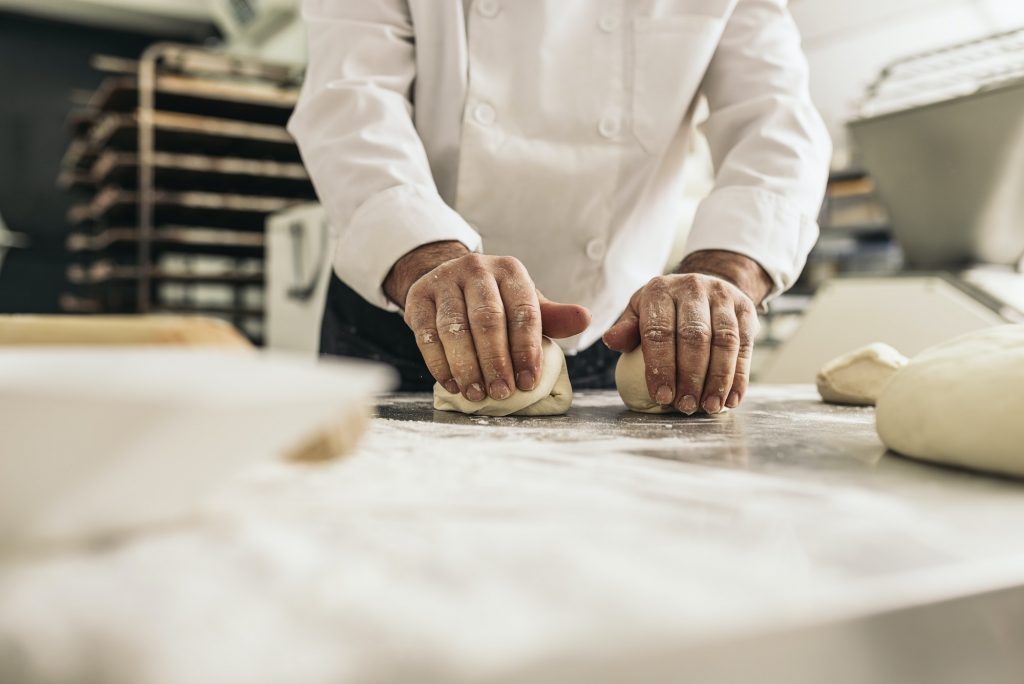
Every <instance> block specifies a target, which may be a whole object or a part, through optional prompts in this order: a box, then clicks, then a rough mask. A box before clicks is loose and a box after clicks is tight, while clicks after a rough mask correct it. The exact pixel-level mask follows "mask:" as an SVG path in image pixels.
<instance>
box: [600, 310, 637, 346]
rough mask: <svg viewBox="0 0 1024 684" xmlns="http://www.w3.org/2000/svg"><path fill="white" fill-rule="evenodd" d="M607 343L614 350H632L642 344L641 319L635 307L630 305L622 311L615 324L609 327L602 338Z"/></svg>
mask: <svg viewBox="0 0 1024 684" xmlns="http://www.w3.org/2000/svg"><path fill="white" fill-rule="evenodd" d="M601 339H603V340H604V343H605V345H607V346H608V348H609V349H611V350H612V351H617V352H622V353H623V354H625V353H626V352H631V351H633V350H634V349H636V348H637V346H639V344H640V319H639V318H638V317H637V315H636V313H634V312H633V308H632V307H629V308H627V309H626V310H625V311H623V312H622V315H621V316H619V320H617V321H615V325H613V326H612V327H610V328H608V332H606V333H605V334H604V335H603V336H602V338H601Z"/></svg>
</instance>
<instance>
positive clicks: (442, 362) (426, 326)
mask: <svg viewBox="0 0 1024 684" xmlns="http://www.w3.org/2000/svg"><path fill="white" fill-rule="evenodd" d="M405 304H406V309H405V322H406V325H408V326H409V328H410V329H412V332H413V335H414V336H415V337H416V346H417V347H419V350H420V354H421V355H422V356H423V361H424V362H425V363H426V364H427V370H428V371H430V374H431V375H432V376H434V379H435V380H437V381H438V382H439V383H440V384H441V386H442V387H444V388H445V389H446V390H448V391H449V392H451V393H452V394H458V393H459V385H458V383H457V382H455V378H453V377H452V371H451V368H449V367H448V358H447V357H446V356H445V352H444V345H443V344H441V337H440V335H438V333H437V308H436V307H435V306H434V300H433V296H432V295H421V294H418V293H416V292H415V290H410V292H409V295H408V297H406V302H405Z"/></svg>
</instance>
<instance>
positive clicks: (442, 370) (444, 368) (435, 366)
mask: <svg viewBox="0 0 1024 684" xmlns="http://www.w3.org/2000/svg"><path fill="white" fill-rule="evenodd" d="M427 370H428V371H429V372H430V375H431V376H432V377H433V378H434V379H435V380H437V381H438V382H444V381H445V380H448V379H450V378H451V377H452V374H451V371H450V370H449V369H448V364H447V362H443V361H434V362H432V363H427Z"/></svg>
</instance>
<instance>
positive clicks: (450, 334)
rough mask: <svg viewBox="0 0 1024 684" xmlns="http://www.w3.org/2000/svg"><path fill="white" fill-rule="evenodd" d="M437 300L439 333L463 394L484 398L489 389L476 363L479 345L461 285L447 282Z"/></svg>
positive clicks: (470, 398)
mask: <svg viewBox="0 0 1024 684" xmlns="http://www.w3.org/2000/svg"><path fill="white" fill-rule="evenodd" d="M434 303H435V305H436V306H437V333H438V336H439V337H440V338H441V344H442V345H444V354H445V356H446V357H447V358H448V367H449V368H451V370H452V376H453V377H454V378H455V381H456V382H457V383H458V385H459V390H460V391H461V392H462V396H464V397H466V399H468V400H469V401H483V400H484V399H486V398H487V393H486V392H484V385H483V377H482V376H481V374H480V366H479V365H477V360H476V347H474V346H473V333H472V331H471V330H470V327H469V316H468V315H467V313H466V300H465V297H464V295H463V292H462V289H461V288H460V287H459V286H458V285H456V284H455V283H450V284H446V285H445V286H443V287H442V288H441V289H439V290H438V292H437V294H436V295H435V296H434Z"/></svg>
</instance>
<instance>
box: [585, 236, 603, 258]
mask: <svg viewBox="0 0 1024 684" xmlns="http://www.w3.org/2000/svg"><path fill="white" fill-rule="evenodd" d="M606 249H607V245H606V244H605V241H604V240H602V239H601V238H594V239H593V240H591V241H590V242H588V243H587V247H586V250H585V251H586V253H587V257H589V258H590V259H593V260H594V261H600V260H601V258H602V257H603V256H604V253H605V250H606Z"/></svg>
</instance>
